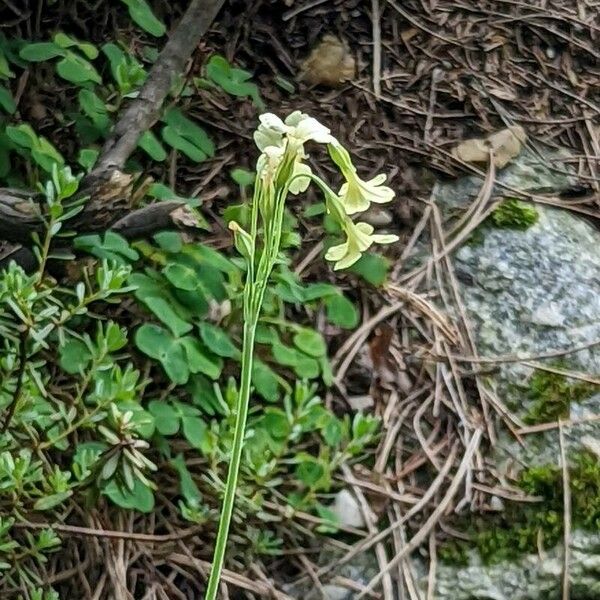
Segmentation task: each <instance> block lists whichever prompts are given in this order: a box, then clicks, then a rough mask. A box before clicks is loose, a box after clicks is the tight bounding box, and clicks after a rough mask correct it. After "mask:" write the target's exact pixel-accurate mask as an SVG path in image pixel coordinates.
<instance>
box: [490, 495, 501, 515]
mask: <svg viewBox="0 0 600 600" xmlns="http://www.w3.org/2000/svg"><path fill="white" fill-rule="evenodd" d="M490 508H491V509H492V510H497V511H503V510H504V502H502V499H501V498H498V496H492V497H491V499H490Z"/></svg>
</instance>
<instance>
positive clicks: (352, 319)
mask: <svg viewBox="0 0 600 600" xmlns="http://www.w3.org/2000/svg"><path fill="white" fill-rule="evenodd" d="M325 311H326V315H327V320H328V321H329V322H330V323H332V324H333V325H337V326H338V327H343V328H344V329H354V328H355V327H356V326H357V325H358V322H359V320H360V315H359V313H358V310H357V308H356V307H355V306H354V304H352V302H350V300H348V298H346V296H342V295H341V294H336V295H335V296H328V297H327V298H326V299H325Z"/></svg>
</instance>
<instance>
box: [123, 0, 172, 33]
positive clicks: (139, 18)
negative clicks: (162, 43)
mask: <svg viewBox="0 0 600 600" xmlns="http://www.w3.org/2000/svg"><path fill="white" fill-rule="evenodd" d="M121 1H122V2H123V4H125V5H126V6H127V8H128V9H129V15H130V17H131V18H132V19H133V20H134V21H135V22H136V23H137V24H138V25H139V26H140V27H141V28H142V29H143V30H144V31H145V32H147V33H149V34H150V35H153V36H154V37H161V36H163V35H165V32H166V31H167V28H166V27H165V25H164V23H163V22H162V21H159V20H158V19H157V18H156V17H155V16H154V13H153V12H152V9H151V8H150V7H149V6H148V4H147V2H146V1H145V0H121Z"/></svg>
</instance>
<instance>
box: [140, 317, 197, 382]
mask: <svg viewBox="0 0 600 600" xmlns="http://www.w3.org/2000/svg"><path fill="white" fill-rule="evenodd" d="M135 343H136V346H137V347H138V348H139V350H141V351H142V352H143V353H144V354H147V355H148V356H150V357H151V358H155V359H157V360H159V361H160V363H161V365H162V366H163V368H164V370H165V372H166V373H167V375H168V376H169V378H170V379H171V381H172V382H173V383H176V384H184V383H186V382H187V380H188V377H189V374H190V370H189V368H188V358H187V355H186V352H185V350H184V348H183V345H182V344H181V342H180V340H178V339H174V338H173V336H172V335H171V334H170V333H169V332H168V331H166V330H164V329H163V328H162V327H159V326H158V325H154V324H151V323H145V324H144V325H142V326H141V327H140V328H139V329H138V330H137V331H136V334H135Z"/></svg>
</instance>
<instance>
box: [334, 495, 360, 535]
mask: <svg viewBox="0 0 600 600" xmlns="http://www.w3.org/2000/svg"><path fill="white" fill-rule="evenodd" d="M331 510H332V511H333V513H334V514H335V516H336V517H337V520H338V521H339V522H340V524H341V525H345V526H346V527H354V528H356V529H362V528H363V527H364V526H365V518H364V517H363V514H362V511H361V509H360V506H359V504H358V501H357V500H356V498H355V497H354V495H353V494H352V493H351V492H349V491H348V490H346V489H344V490H340V491H339V492H338V493H337V494H336V496H335V501H334V503H333V506H332V507H331Z"/></svg>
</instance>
